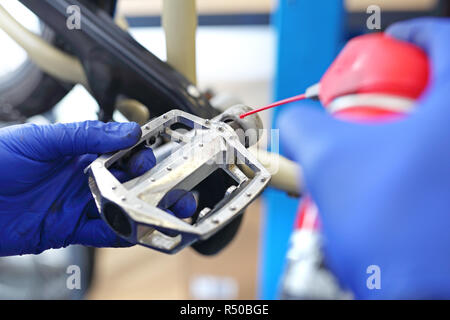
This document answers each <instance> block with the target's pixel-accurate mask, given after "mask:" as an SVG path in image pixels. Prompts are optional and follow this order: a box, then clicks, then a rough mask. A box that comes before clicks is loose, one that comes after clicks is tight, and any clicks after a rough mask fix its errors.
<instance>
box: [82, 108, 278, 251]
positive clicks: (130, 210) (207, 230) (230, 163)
mask: <svg viewBox="0 0 450 320" xmlns="http://www.w3.org/2000/svg"><path fill="white" fill-rule="evenodd" d="M174 125H175V126H176V125H181V126H184V127H188V128H190V129H192V130H190V131H187V132H186V133H180V131H179V130H176V129H172V128H171V127H174ZM161 137H162V138H166V139H171V141H173V142H176V143H175V144H176V145H177V147H176V148H174V149H173V151H172V152H171V153H170V154H169V155H168V156H167V157H166V158H164V159H163V160H162V161H160V162H159V163H157V165H156V166H155V167H154V168H152V169H151V170H149V171H148V172H146V173H144V174H143V175H142V176H140V177H138V178H135V179H133V180H130V181H128V182H125V183H120V182H119V181H118V180H117V179H116V178H115V177H114V176H113V174H112V173H111V171H110V170H109V168H110V167H111V166H113V165H114V164H115V163H117V162H118V161H120V160H121V159H122V158H124V157H126V156H127V155H130V153H132V151H133V150H134V149H135V148H139V147H140V146H141V145H142V144H145V143H147V144H149V143H150V142H152V141H155V139H157V138H161ZM173 142H172V143H173ZM242 165H246V166H247V167H249V168H250V169H251V170H252V172H253V174H254V175H253V176H251V177H249V176H248V175H246V174H244V172H243V171H242V170H241V169H240V166H242ZM218 169H222V170H224V171H225V172H226V173H227V174H228V175H230V176H231V177H232V178H233V180H234V181H236V184H237V185H236V186H233V187H230V188H229V190H228V191H227V192H226V194H225V195H224V198H223V199H222V200H221V201H219V202H218V203H217V204H216V205H215V207H213V208H201V209H202V210H201V212H200V214H199V218H198V219H197V220H196V221H195V222H194V223H188V222H187V221H185V220H182V219H179V218H177V217H175V216H173V215H171V214H169V213H167V212H166V211H164V210H163V209H162V208H161V207H160V204H161V201H162V200H163V199H166V195H167V194H168V193H169V192H171V191H173V190H183V191H185V192H188V191H191V190H193V189H194V188H195V187H196V186H197V185H198V184H200V183H201V182H202V181H203V180H204V179H206V178H207V177H208V176H210V175H211V174H212V173H213V172H215V171H216V170H218ZM86 172H88V174H89V186H90V188H91V191H92V194H93V196H94V199H95V202H96V205H97V208H98V210H99V212H100V215H101V217H102V218H103V219H104V220H105V221H106V223H107V224H108V225H109V226H110V227H111V228H112V229H113V230H114V231H115V232H116V233H117V234H119V235H120V236H121V237H122V238H124V239H126V240H127V241H129V242H130V243H135V244H140V245H143V246H146V247H150V248H153V249H155V250H158V251H162V252H165V253H175V252H177V251H179V250H181V249H182V248H184V247H186V246H189V245H191V244H193V243H194V242H196V241H197V240H206V239H208V238H209V237H211V236H212V235H214V234H215V233H217V232H218V231H219V230H220V229H222V228H223V227H224V226H225V225H227V224H228V223H229V222H230V221H232V220H233V218H235V217H236V216H237V215H239V214H241V213H243V211H244V209H245V208H246V207H247V206H248V205H249V204H250V203H251V202H252V201H253V200H255V199H256V198H257V197H258V196H259V194H260V193H261V192H262V191H263V190H264V188H265V187H266V185H267V183H268V182H269V180H270V174H269V172H268V171H267V170H266V169H265V168H264V167H263V166H262V165H261V164H260V163H259V162H258V161H257V160H256V157H255V156H254V155H252V154H251V153H250V152H249V151H248V150H247V149H246V148H245V147H244V145H242V143H241V142H240V140H239V137H238V135H237V134H236V132H235V131H234V130H233V129H232V128H231V126H229V125H228V124H226V123H224V122H221V121H218V120H214V119H213V120H205V119H202V118H199V117H197V116H194V115H191V114H189V113H186V112H183V111H180V110H171V111H169V112H167V113H166V114H164V115H162V116H160V117H158V118H155V119H153V120H152V121H150V122H149V123H148V124H146V125H144V126H143V127H142V137H141V139H140V141H139V142H138V143H137V144H136V145H135V146H133V147H132V148H129V149H126V150H122V151H119V152H117V153H114V154H105V155H102V156H100V157H99V158H98V159H97V160H95V161H94V162H93V163H92V164H91V165H90V166H89V167H88V168H87V169H86Z"/></svg>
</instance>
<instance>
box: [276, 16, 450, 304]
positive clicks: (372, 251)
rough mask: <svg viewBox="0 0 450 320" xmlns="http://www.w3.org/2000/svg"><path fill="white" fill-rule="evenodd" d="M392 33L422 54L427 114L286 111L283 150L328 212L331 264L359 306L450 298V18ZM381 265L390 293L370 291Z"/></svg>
mask: <svg viewBox="0 0 450 320" xmlns="http://www.w3.org/2000/svg"><path fill="white" fill-rule="evenodd" d="M387 32H388V34H390V35H392V36H394V37H396V38H398V39H400V40H405V41H409V42H411V43H414V44H416V45H419V46H420V47H422V48H423V49H424V50H425V51H426V52H427V54H428V55H429V58H430V60H431V64H432V66H431V67H432V75H431V77H432V78H431V82H430V85H429V87H428V88H427V90H426V92H425V93H424V94H423V96H422V97H421V98H420V99H419V100H418V102H417V105H416V110H417V112H415V113H413V114H412V115H410V116H408V117H407V118H405V119H404V120H400V121H397V122H391V123H386V124H374V125H367V124H355V123H349V122H344V121H339V120H337V119H334V118H333V117H332V116H330V115H328V114H327V113H326V112H325V111H323V109H320V108H313V107H311V106H308V103H306V102H305V103H302V104H298V105H296V106H294V107H293V108H290V109H287V110H285V112H283V114H282V115H281V118H280V120H279V123H278V126H279V128H281V131H280V133H281V139H282V145H283V146H284V147H285V148H286V149H287V152H288V154H289V155H290V156H291V157H292V158H294V159H295V160H297V161H298V162H299V163H300V164H301V166H302V167H303V170H304V176H305V181H306V188H307V190H308V191H309V192H310V193H311V195H312V198H313V199H314V200H315V202H316V204H317V205H318V208H319V211H320V214H321V220H322V224H323V233H324V238H325V239H324V240H325V248H324V249H325V257H326V262H327V264H328V265H329V267H330V268H331V270H332V271H333V272H334V273H335V274H336V275H337V277H338V279H339V280H340V282H341V284H342V285H344V286H347V287H349V288H350V289H352V290H353V292H354V293H355V295H356V297H357V298H362V299H366V298H388V299H389V298H450V126H449V119H450V100H449V96H448V95H449V93H450V56H449V52H450V41H449V39H450V20H448V19H418V20H413V21H408V22H403V23H398V24H396V25H394V26H392V27H391V28H390V29H389V30H388V31H387ZM371 265H376V266H379V268H380V271H381V272H380V280H381V289H380V290H377V289H373V290H369V289H368V287H367V285H366V282H367V279H368V278H369V277H370V276H371V275H372V274H373V271H372V270H371V269H369V271H370V272H369V273H367V268H368V267H369V266H371Z"/></svg>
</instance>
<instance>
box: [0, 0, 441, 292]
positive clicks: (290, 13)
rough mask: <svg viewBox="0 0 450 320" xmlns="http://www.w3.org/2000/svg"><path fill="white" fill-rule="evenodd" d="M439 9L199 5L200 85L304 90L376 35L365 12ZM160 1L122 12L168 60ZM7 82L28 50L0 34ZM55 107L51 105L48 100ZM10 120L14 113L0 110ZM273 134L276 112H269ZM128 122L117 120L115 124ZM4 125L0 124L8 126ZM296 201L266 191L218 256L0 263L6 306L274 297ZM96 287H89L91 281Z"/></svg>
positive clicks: (57, 113)
mask: <svg viewBox="0 0 450 320" xmlns="http://www.w3.org/2000/svg"><path fill="white" fill-rule="evenodd" d="M446 2H447V1H439V0H384V1H382V0H347V1H344V2H341V1H337V0H316V1H310V0H279V1H276V0H245V1H242V0H198V1H197V6H198V14H199V28H198V32H197V72H198V83H199V86H200V88H202V89H204V90H212V91H213V92H216V93H220V94H221V95H228V96H229V97H232V98H233V99H236V101H242V102H244V103H245V104H247V105H250V106H261V105H264V104H267V103H269V102H271V101H273V100H276V99H280V98H285V97H287V96H290V95H294V94H298V93H300V92H302V90H304V89H305V88H306V87H307V86H308V85H310V84H313V83H315V82H317V80H319V78H320V75H321V73H322V72H323V71H324V70H325V69H326V67H327V66H328V64H329V63H330V62H331V61H332V59H333V58H334V57H335V55H336V54H337V52H338V50H339V48H340V47H341V46H342V44H343V43H344V41H345V40H346V39H348V38H349V37H351V36H354V35H357V34H361V33H365V32H369V31H370V30H367V27H366V19H367V17H368V15H367V13H366V9H367V7H368V6H369V5H373V4H376V5H379V6H380V7H381V8H382V26H383V27H385V26H387V25H389V24H390V23H392V22H394V21H398V20H404V19H408V18H411V17H416V16H422V15H446V14H448V7H447V6H446ZM0 4H2V5H4V6H5V7H6V8H8V9H9V10H10V12H11V13H12V14H13V15H14V16H15V17H16V18H17V19H19V21H20V22H22V23H23V24H24V25H25V26H27V27H28V28H30V29H31V30H34V31H36V30H38V29H39V21H38V20H37V18H36V17H35V16H33V15H32V14H31V13H30V12H27V10H26V9H24V8H23V7H22V6H21V5H20V3H19V2H18V1H16V0H0ZM161 8H162V0H120V1H119V4H118V9H117V15H119V16H123V17H125V18H126V19H127V22H128V24H129V26H130V32H131V34H132V35H133V36H134V37H135V38H136V39H137V40H138V41H139V42H140V43H141V44H142V45H144V46H145V47H146V48H148V49H149V50H150V51H151V52H153V53H154V54H155V55H157V56H158V57H160V58H161V59H165V56H166V47H165V38H164V32H163V29H162V28H161V18H160V14H161V10H162V9H161ZM0 43H1V48H2V50H1V51H0V101H3V100H1V99H2V97H1V92H2V81H4V79H6V78H7V77H8V76H9V75H10V74H11V73H12V72H14V70H16V69H17V68H19V67H20V65H21V64H23V63H24V61H26V58H27V57H26V53H25V52H24V51H23V50H22V49H21V48H20V47H19V46H17V45H16V44H15V43H14V42H13V41H12V40H10V39H9V37H8V36H7V35H6V34H4V33H3V32H2V31H0ZM49 103H51V102H49ZM2 105H3V107H2V110H1V112H2V113H3V114H5V113H6V114H8V115H11V114H13V113H14V112H15V111H14V108H13V107H12V106H8V105H6V106H5V104H4V103H2ZM97 110H98V106H97V104H96V102H95V100H94V99H92V98H91V97H90V95H89V94H88V93H87V92H86V90H85V89H84V88H83V87H81V86H76V87H74V88H73V89H72V90H71V91H70V93H69V94H68V95H67V96H66V97H65V98H64V99H63V100H62V101H61V102H59V103H58V104H57V105H56V106H55V108H54V109H52V110H51V111H49V112H46V113H45V114H43V115H39V116H35V117H33V118H32V119H29V120H28V121H32V122H36V123H46V122H53V121H60V122H73V121H81V120H86V119H96V118H97V115H96V112H97ZM263 116H264V121H265V124H266V126H267V127H270V126H271V123H272V121H273V118H274V117H276V111H275V112H274V113H271V112H266V113H264V114H263ZM117 118H118V119H120V115H118V116H117ZM7 124H8V122H6V121H5V122H4V124H3V125H7ZM297 203H298V200H296V199H293V198H289V197H288V196H286V195H284V194H282V193H281V192H278V191H275V190H267V191H266V193H265V195H264V197H263V198H262V199H261V200H259V201H256V202H255V203H254V204H252V205H251V206H250V208H249V209H248V210H247V212H246V214H245V217H244V222H243V224H242V226H241V229H240V231H239V233H238V235H237V237H236V238H235V239H234V241H233V242H232V243H231V244H230V245H229V246H228V247H227V248H225V249H224V250H223V251H222V252H221V253H220V254H218V255H216V256H212V257H204V256H200V255H199V254H198V253H196V252H194V251H193V250H190V249H187V250H184V251H182V252H181V253H179V254H176V255H173V256H168V255H164V254H161V253H157V252H155V251H151V250H149V249H146V248H144V247H138V246H136V247H133V248H130V249H97V250H95V251H94V250H85V249H83V248H79V247H74V248H69V249H64V250H53V251H50V252H47V253H44V254H41V255H39V256H36V257H34V256H24V257H10V258H1V259H0V298H43V299H52V298H81V297H84V298H87V299H255V298H265V299H273V298H277V288H278V283H279V281H280V277H281V275H282V272H283V267H284V260H285V255H286V250H287V247H288V240H289V234H290V232H291V230H292V224H293V219H294V214H295V211H296V207H297ZM70 261H76V263H77V264H78V265H81V266H82V270H84V271H85V272H84V273H83V277H84V281H85V282H84V283H86V284H90V286H89V287H87V285H86V287H84V288H82V289H83V290H81V291H77V290H75V291H77V292H75V291H74V292H67V289H66V278H67V274H66V269H65V268H66V266H67V265H68V263H70ZM91 280H92V281H91Z"/></svg>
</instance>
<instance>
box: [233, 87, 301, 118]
mask: <svg viewBox="0 0 450 320" xmlns="http://www.w3.org/2000/svg"><path fill="white" fill-rule="evenodd" d="M303 99H306V95H305V94H304V93H303V94H299V95H298V96H295V97H292V98H288V99H284V100H281V101H278V102H274V103H272V104H269V105H268V106H265V107H262V108H259V109H255V110H252V111H249V112H246V113H244V114H241V115H240V116H239V118H241V119H244V118H245V117H247V116H249V115H252V114H254V113H257V112H260V111H264V110H267V109H271V108H275V107H278V106H281V105H283V104H287V103H291V102H295V101H300V100H303Z"/></svg>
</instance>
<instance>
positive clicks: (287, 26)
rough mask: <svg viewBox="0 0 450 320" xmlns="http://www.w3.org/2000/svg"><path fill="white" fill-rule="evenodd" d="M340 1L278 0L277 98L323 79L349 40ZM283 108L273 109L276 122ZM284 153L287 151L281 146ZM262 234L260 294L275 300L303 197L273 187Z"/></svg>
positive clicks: (292, 93)
mask: <svg viewBox="0 0 450 320" xmlns="http://www.w3.org/2000/svg"><path fill="white" fill-rule="evenodd" d="M344 16H345V11H344V7H343V3H342V1H341V0H279V1H278V8H277V10H276V12H275V14H274V16H273V25H274V28H275V30H276V32H277V35H278V52H277V68H276V76H275V83H274V84H275V86H274V100H280V99H284V98H287V97H290V96H293V95H296V94H299V93H302V92H303V91H304V90H305V89H306V88H307V87H308V86H310V85H312V84H314V83H316V82H318V81H319V80H320V78H321V76H322V74H323V73H324V72H325V70H326V69H327V67H328V66H329V65H330V63H331V62H332V61H333V59H334V58H335V56H336V54H337V53H338V51H339V48H340V47H341V46H342V44H343V40H344V21H345V19H344ZM279 112H282V108H279V109H275V111H274V124H275V121H276V118H277V116H278V113H279ZM281 152H282V150H281ZM265 204H266V206H265V213H264V219H263V226H262V235H261V238H262V239H261V241H262V245H261V248H262V250H261V254H260V264H259V265H260V270H259V278H260V279H259V280H260V281H259V283H260V286H259V297H260V298H262V299H276V298H277V294H278V285H279V281H280V276H281V275H282V273H283V269H284V262H285V257H286V251H287V248H288V241H289V236H290V234H291V233H292V230H293V222H294V218H295V213H296V210H297V206H298V200H296V199H292V198H289V197H288V196H287V195H285V194H284V193H282V192H279V191H276V190H272V189H269V190H267V192H266V193H265Z"/></svg>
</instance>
